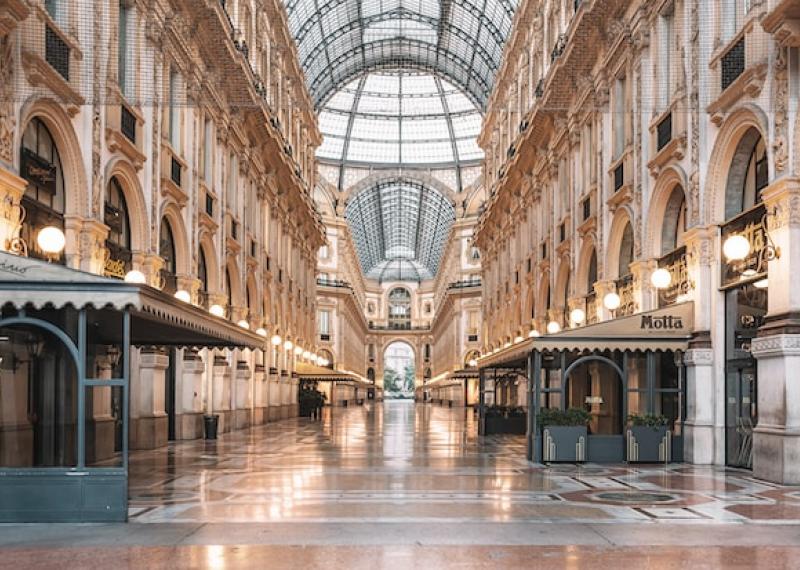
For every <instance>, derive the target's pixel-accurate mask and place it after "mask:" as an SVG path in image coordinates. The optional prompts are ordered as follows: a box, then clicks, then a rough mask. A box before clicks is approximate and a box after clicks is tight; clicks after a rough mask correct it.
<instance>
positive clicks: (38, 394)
mask: <svg viewBox="0 0 800 570" xmlns="http://www.w3.org/2000/svg"><path fill="white" fill-rule="evenodd" d="M0 300H1V301H0V522H25V521H124V520H126V518H127V495H128V493H127V484H128V424H129V398H130V393H131V383H130V365H131V350H130V348H131V346H180V347H198V348H199V347H220V348H222V347H229V348H233V347H239V348H249V349H254V350H255V349H263V348H264V343H265V339H264V338H263V337H261V336H259V335H257V334H255V333H253V332H250V331H248V330H245V329H244V328H242V327H238V326H236V325H234V324H232V323H231V322H229V321H228V320H226V319H223V318H219V317H215V316H213V315H211V314H209V313H208V312H206V311H205V310H203V309H201V308H199V307H196V306H194V305H191V304H189V303H184V302H182V301H179V300H177V299H175V298H174V297H172V296H170V295H168V294H166V293H164V292H162V291H160V290H157V289H154V288H152V287H149V286H147V285H139V284H131V283H126V282H124V281H121V280H117V279H110V278H105V277H100V276H97V275H93V274H89V273H84V272H81V271H76V270H73V269H69V268H67V267H64V266H61V265H57V264H51V263H47V262H44V261H40V260H36V259H33V258H25V257H19V256H16V255H12V254H8V253H4V252H0ZM151 388H152V387H151ZM112 408H113V410H116V414H112ZM112 415H113V417H112ZM101 420H102V421H101ZM105 420H108V421H105ZM112 420H113V421H112ZM106 430H110V433H107V432H106ZM101 432H103V433H101ZM115 432H116V433H115ZM103 434H105V435H108V437H101V435H103Z"/></svg>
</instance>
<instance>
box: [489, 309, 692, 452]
mask: <svg viewBox="0 0 800 570" xmlns="http://www.w3.org/2000/svg"><path fill="white" fill-rule="evenodd" d="M692 326H693V302H691V301H690V302H685V303H679V304H674V305H670V306H668V307H663V308H660V309H657V310H653V311H649V312H645V313H639V314H635V315H631V316H626V317H621V318H617V319H614V320H610V321H605V322H601V323H597V324H592V325H588V326H583V327H577V328H571V329H568V330H565V331H562V332H559V333H556V334H548V335H544V336H539V337H533V338H528V339H526V340H523V341H521V342H518V343H516V344H514V345H512V346H510V347H508V348H505V349H503V350H500V351H497V352H494V353H491V354H488V355H486V356H484V357H482V358H481V359H480V360H479V362H478V365H479V368H480V388H479V399H480V402H479V410H480V415H479V418H480V421H479V431H480V433H483V426H484V420H485V409H486V394H487V392H490V391H491V390H492V389H493V382H494V379H495V378H499V377H506V376H508V375H509V374H516V375H518V376H520V377H522V378H525V379H527V402H528V416H527V436H526V437H527V456H528V459H529V460H531V461H536V462H542V461H549V460H553V458H554V457H556V456H557V455H558V453H556V452H557V451H559V450H557V449H555V448H556V446H557V445H558V442H557V441H553V438H549V439H547V441H545V442H544V443H546V444H547V446H546V448H545V449H544V450H543V447H544V446H543V435H545V436H549V433H545V434H543V429H542V426H540V425H539V424H540V422H539V421H538V418H537V416H538V415H540V414H541V413H542V411H543V410H547V409H554V408H555V409H561V410H567V409H570V408H582V409H584V410H586V411H587V412H588V413H589V416H590V420H589V423H588V425H587V437H586V439H585V440H582V441H581V442H580V445H579V446H578V449H577V450H576V451H575V452H574V453H573V450H570V452H569V454H568V455H570V456H572V457H571V460H574V461H589V462H608V463H614V462H622V461H637V460H639V459H640V458H639V457H638V452H639V448H640V445H639V443H641V442H637V441H635V439H632V438H634V435H633V434H634V430H632V429H631V428H630V426H629V416H635V417H637V418H658V419H659V420H660V421H663V422H664V424H665V425H666V430H665V431H666V433H667V437H666V439H664V440H663V441H661V442H659V449H658V458H659V460H660V461H665V462H666V461H681V460H682V459H683V421H684V418H685V415H686V414H685V407H686V398H685V393H686V386H685V368H684V363H683V354H684V352H685V350H686V349H687V347H688V342H689V339H690V336H691V331H692ZM561 451H563V450H561Z"/></svg>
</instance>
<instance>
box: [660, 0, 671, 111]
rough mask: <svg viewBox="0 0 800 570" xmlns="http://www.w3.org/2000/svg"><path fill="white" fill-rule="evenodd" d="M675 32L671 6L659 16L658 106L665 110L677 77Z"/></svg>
mask: <svg viewBox="0 0 800 570" xmlns="http://www.w3.org/2000/svg"><path fill="white" fill-rule="evenodd" d="M674 33H675V11H674V7H672V6H670V7H669V8H668V9H667V10H666V11H664V12H663V13H662V14H661V15H660V16H659V18H658V59H659V62H658V67H657V73H658V74H659V82H658V90H657V97H658V106H659V110H662V111H663V110H664V109H665V108H666V107H667V106H668V105H669V103H670V100H671V95H672V90H673V89H674V82H675V77H673V75H674V71H673V59H674V47H673V46H674V45H675V41H674V38H673V34H674Z"/></svg>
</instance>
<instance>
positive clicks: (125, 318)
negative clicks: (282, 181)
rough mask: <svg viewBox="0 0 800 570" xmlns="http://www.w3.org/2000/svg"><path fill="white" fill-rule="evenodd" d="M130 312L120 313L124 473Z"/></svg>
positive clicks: (129, 381)
mask: <svg viewBox="0 0 800 570" xmlns="http://www.w3.org/2000/svg"><path fill="white" fill-rule="evenodd" d="M130 353H131V314H130V310H128V309H126V310H125V312H123V313H122V379H123V380H124V381H125V383H124V384H123V385H122V466H123V468H124V469H125V475H126V476H127V474H128V429H129V427H128V423H129V421H130V408H131V400H130V393H131V363H130Z"/></svg>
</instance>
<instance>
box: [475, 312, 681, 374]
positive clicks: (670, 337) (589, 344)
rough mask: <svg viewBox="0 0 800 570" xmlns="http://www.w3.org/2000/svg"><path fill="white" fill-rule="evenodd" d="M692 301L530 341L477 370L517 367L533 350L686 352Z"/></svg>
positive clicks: (492, 357) (486, 359)
mask: <svg viewBox="0 0 800 570" xmlns="http://www.w3.org/2000/svg"><path fill="white" fill-rule="evenodd" d="M693 328H694V302H693V301H689V302H687V303H680V304H677V305H671V306H669V307H664V308H661V309H656V310H654V311H648V312H646V313H638V314H636V315H631V316H629V317H620V318H618V319H613V320H610V321H604V322H602V323H597V324H593V325H587V326H584V327H577V328H574V329H569V330H565V331H562V332H560V333H557V334H551V335H544V336H540V337H535V338H529V339H526V340H524V341H522V342H519V343H516V344H514V345H512V346H510V347H508V348H505V349H502V350H500V351H499V352H496V353H494V354H489V355H487V356H485V357H482V358H480V359H479V360H478V366H479V367H480V368H489V367H492V368H497V367H503V366H519V365H520V364H521V363H524V360H525V357H526V356H527V355H528V354H529V353H530V352H531V351H532V350H580V351H584V350H587V351H595V350H600V351H602V350H642V351H644V350H652V351H665V350H686V349H687V348H688V344H689V340H690V339H691V332H692V330H693Z"/></svg>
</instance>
